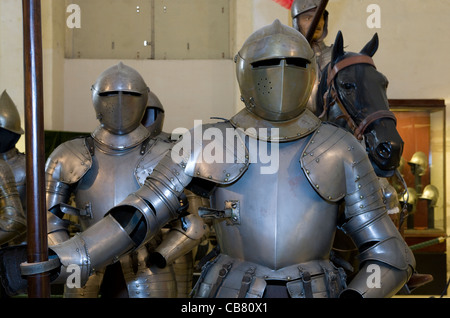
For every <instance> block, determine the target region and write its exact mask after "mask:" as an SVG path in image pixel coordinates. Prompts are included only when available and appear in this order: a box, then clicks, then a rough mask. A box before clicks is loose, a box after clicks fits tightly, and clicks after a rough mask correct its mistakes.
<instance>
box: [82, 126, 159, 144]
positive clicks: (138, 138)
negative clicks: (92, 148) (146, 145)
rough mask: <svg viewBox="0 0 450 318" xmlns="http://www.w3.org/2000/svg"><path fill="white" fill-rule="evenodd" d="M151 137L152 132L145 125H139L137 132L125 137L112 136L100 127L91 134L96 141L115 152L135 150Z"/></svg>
mask: <svg viewBox="0 0 450 318" xmlns="http://www.w3.org/2000/svg"><path fill="white" fill-rule="evenodd" d="M149 135H150V132H149V131H148V130H147V128H145V127H144V126H143V125H139V126H138V127H137V128H136V129H135V130H133V131H132V132H130V133H128V134H124V135H116V134H112V133H111V132H109V131H108V130H106V129H105V128H104V127H103V126H102V125H100V126H98V127H97V128H96V129H95V130H94V131H93V132H92V134H91V136H92V137H93V138H94V139H95V141H97V142H98V143H100V144H101V145H104V146H105V147H106V148H109V149H113V150H124V149H128V148H133V147H135V146H136V145H139V144H140V143H141V142H142V141H144V140H145V139H146V138H147V137H148V136H149Z"/></svg>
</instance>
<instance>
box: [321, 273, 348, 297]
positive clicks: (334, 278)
mask: <svg viewBox="0 0 450 318" xmlns="http://www.w3.org/2000/svg"><path fill="white" fill-rule="evenodd" d="M322 269H323V272H324V274H325V279H326V287H327V294H328V297H329V298H337V297H338V296H339V293H340V292H341V291H342V290H344V289H345V288H347V284H346V281H345V280H346V276H347V275H346V274H345V271H344V269H343V268H338V269H337V271H333V270H332V269H328V268H326V267H324V266H322Z"/></svg>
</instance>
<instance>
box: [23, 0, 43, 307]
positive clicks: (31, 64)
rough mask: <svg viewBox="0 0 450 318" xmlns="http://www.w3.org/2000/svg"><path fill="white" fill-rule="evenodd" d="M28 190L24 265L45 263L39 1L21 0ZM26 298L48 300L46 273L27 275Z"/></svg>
mask: <svg viewBox="0 0 450 318" xmlns="http://www.w3.org/2000/svg"><path fill="white" fill-rule="evenodd" d="M22 13H23V49H24V56H23V59H24V61H23V66H24V99H25V103H24V105H25V153H26V176H27V181H26V191H27V196H26V199H27V262H28V263H29V264H33V263H41V262H46V261H47V260H48V243H47V216H46V212H45V211H46V207H45V193H44V189H45V187H44V185H45V184H44V180H45V175H44V164H45V151H44V129H43V127H44V120H43V118H44V114H43V113H44V111H43V83H42V31H41V2H40V0H22ZM28 297H30V298H39V297H41V298H48V297H50V274H49V273H48V272H44V273H40V274H34V275H30V276H28Z"/></svg>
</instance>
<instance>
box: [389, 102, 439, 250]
mask: <svg viewBox="0 0 450 318" xmlns="http://www.w3.org/2000/svg"><path fill="white" fill-rule="evenodd" d="M389 104H390V108H391V110H392V111H393V112H394V114H395V116H396V117H397V130H398V132H399V134H400V136H401V137H402V139H403V141H404V143H405V144H404V150H403V156H402V160H401V164H400V167H399V171H400V173H401V175H402V176H403V179H404V181H405V182H406V185H407V188H408V192H407V193H404V194H403V195H402V194H401V195H400V197H399V199H400V201H401V203H403V204H406V205H407V208H408V215H407V218H406V220H405V222H404V223H405V224H404V233H405V238H406V240H407V242H408V243H411V244H415V243H419V242H421V241H424V240H425V239H433V238H438V237H441V236H445V235H446V211H445V210H446V209H445V203H446V201H445V103H444V100H398V99H397V100H390V101H389ZM395 186H396V187H397V188H398V189H400V188H401V187H400V186H401V185H400V184H398V182H397V183H396V184H395ZM436 245H440V246H433V245H430V248H431V247H432V249H433V250H435V249H436V248H437V249H438V250H442V249H444V250H445V244H436Z"/></svg>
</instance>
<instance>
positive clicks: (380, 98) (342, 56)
mask: <svg viewBox="0 0 450 318" xmlns="http://www.w3.org/2000/svg"><path fill="white" fill-rule="evenodd" d="M377 49H378V35H377V34H375V35H374V36H373V38H372V39H371V40H370V41H369V42H368V43H367V44H366V45H365V46H364V48H363V49H362V50H361V51H360V52H359V53H356V52H345V51H344V40H343V36H342V33H341V32H340V31H339V33H338V34H337V36H336V40H335V43H334V45H333V48H332V56H331V62H330V63H329V64H328V67H326V68H325V70H324V71H323V73H322V77H321V81H320V83H319V86H318V90H317V94H318V95H317V98H316V100H317V111H318V114H321V115H320V116H319V117H321V118H322V120H326V121H329V122H333V123H335V124H337V125H339V126H341V127H343V128H345V129H347V130H349V131H350V132H352V133H353V134H354V135H355V137H356V138H358V139H359V140H362V139H364V141H365V146H366V151H367V153H368V155H369V158H370V160H371V162H372V165H373V167H374V170H375V172H376V173H377V175H378V176H380V177H390V176H392V175H393V174H394V172H395V170H396V169H397V167H398V166H399V164H400V159H401V155H402V152H403V140H402V138H401V137H400V135H399V133H398V131H397V129H396V118H395V115H394V114H393V113H392V112H391V111H390V110H389V103H388V99H387V95H386V89H387V86H388V80H387V78H386V77H385V76H384V75H383V74H382V73H380V72H379V71H377V69H376V67H375V64H374V63H373V60H372V56H373V55H374V54H375V52H376V51H377Z"/></svg>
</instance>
